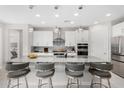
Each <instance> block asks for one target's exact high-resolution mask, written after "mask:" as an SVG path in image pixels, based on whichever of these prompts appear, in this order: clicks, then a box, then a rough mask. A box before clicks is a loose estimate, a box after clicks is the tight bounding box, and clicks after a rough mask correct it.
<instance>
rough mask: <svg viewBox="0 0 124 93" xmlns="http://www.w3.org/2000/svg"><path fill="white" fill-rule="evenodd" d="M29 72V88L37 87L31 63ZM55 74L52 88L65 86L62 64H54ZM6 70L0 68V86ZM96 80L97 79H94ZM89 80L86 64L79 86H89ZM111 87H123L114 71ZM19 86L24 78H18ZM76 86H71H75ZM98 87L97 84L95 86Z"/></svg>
mask: <svg viewBox="0 0 124 93" xmlns="http://www.w3.org/2000/svg"><path fill="white" fill-rule="evenodd" d="M30 67H31V72H30V73H29V74H28V75H27V79H28V83H29V87H30V88H37V86H38V78H37V77H36V76H35V73H36V71H35V68H34V64H31V66H30ZM55 68H56V71H55V74H54V76H53V78H52V80H53V87H54V88H66V84H67V77H66V75H65V71H64V64H59V63H58V64H55ZM6 74H7V73H6V71H5V70H4V69H1V70H0V88H6V87H7V82H8V80H7V78H6ZM96 81H98V79H96ZM16 82H17V81H16V80H13V81H12V83H13V84H14V83H16ZM44 82H47V79H46V80H44ZM90 82H91V75H90V73H89V72H88V66H86V68H85V70H84V77H83V78H81V85H80V88H89V87H90ZM110 82H111V86H112V88H124V78H121V77H119V76H117V75H115V74H114V73H112V78H111V80H110ZM103 83H104V84H107V82H106V80H103ZM20 87H21V88H25V81H24V78H21V79H20ZM43 87H44V88H47V87H48V86H47V85H45V86H43ZM75 87H76V86H73V88H75ZM95 87H99V86H95Z"/></svg>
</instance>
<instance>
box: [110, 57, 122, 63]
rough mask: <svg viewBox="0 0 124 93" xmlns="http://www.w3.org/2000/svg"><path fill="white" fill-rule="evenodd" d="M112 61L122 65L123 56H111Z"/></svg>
mask: <svg viewBox="0 0 124 93" xmlns="http://www.w3.org/2000/svg"><path fill="white" fill-rule="evenodd" d="M112 60H115V61H118V62H122V63H124V56H119V55H112Z"/></svg>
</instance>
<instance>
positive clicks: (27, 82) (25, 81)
mask: <svg viewBox="0 0 124 93" xmlns="http://www.w3.org/2000/svg"><path fill="white" fill-rule="evenodd" d="M25 82H26V87H27V88H28V81H27V78H26V76H25Z"/></svg>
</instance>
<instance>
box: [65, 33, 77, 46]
mask: <svg viewBox="0 0 124 93" xmlns="http://www.w3.org/2000/svg"><path fill="white" fill-rule="evenodd" d="M75 33H76V32H75V31H65V46H75V44H76V38H75V37H76V34H75Z"/></svg>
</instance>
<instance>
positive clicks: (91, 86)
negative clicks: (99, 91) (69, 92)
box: [90, 75, 94, 88]
mask: <svg viewBox="0 0 124 93" xmlns="http://www.w3.org/2000/svg"><path fill="white" fill-rule="evenodd" d="M93 81H94V75H93V76H92V80H91V85H90V88H93Z"/></svg>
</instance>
